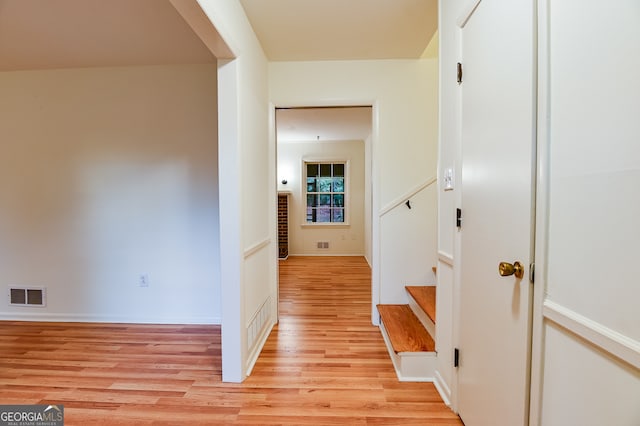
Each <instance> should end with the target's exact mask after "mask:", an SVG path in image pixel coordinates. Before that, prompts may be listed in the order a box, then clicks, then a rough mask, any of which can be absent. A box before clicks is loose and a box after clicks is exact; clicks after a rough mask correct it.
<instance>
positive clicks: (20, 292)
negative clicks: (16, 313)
mask: <svg viewBox="0 0 640 426" xmlns="http://www.w3.org/2000/svg"><path fill="white" fill-rule="evenodd" d="M45 296H46V292H45V289H44V288H32V287H24V288H22V287H11V288H10V289H9V304H10V305H14V306H45V301H46V298H45Z"/></svg>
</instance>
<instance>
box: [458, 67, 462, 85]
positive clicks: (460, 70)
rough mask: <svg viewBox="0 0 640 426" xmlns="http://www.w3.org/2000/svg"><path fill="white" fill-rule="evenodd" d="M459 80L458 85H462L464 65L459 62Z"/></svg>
mask: <svg viewBox="0 0 640 426" xmlns="http://www.w3.org/2000/svg"><path fill="white" fill-rule="evenodd" d="M457 80H458V84H461V83H462V64H461V63H460V62H458V69H457Z"/></svg>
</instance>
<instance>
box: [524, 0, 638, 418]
mask: <svg viewBox="0 0 640 426" xmlns="http://www.w3.org/2000/svg"><path fill="white" fill-rule="evenodd" d="M540 8H541V9H540V12H539V16H541V21H540V25H539V28H540V31H539V34H540V37H541V43H540V46H541V54H540V58H541V59H540V61H541V62H540V81H541V84H540V89H539V93H540V97H541V100H543V101H544V102H541V104H540V108H541V113H540V117H543V119H542V120H541V127H540V130H539V134H540V140H539V149H540V153H541V181H542V183H544V185H541V188H540V195H539V197H538V198H539V199H540V204H539V208H538V216H539V217H538V222H539V225H538V227H539V228H541V233H540V235H541V238H542V239H543V241H542V244H540V245H539V246H538V247H539V248H538V250H537V253H536V259H537V260H536V263H537V264H538V261H539V266H541V268H540V269H539V272H540V274H539V276H540V278H541V279H540V280H539V281H538V282H537V283H536V285H540V286H544V287H545V289H546V293H545V295H544V299H543V300H542V301H541V303H542V309H541V312H540V313H539V314H538V315H537V318H536V326H537V328H536V329H537V331H538V333H539V334H538V337H537V339H536V340H534V344H535V345H536V346H535V351H534V355H535V356H536V360H537V361H538V364H540V365H541V367H540V369H539V370H540V371H538V372H536V374H534V386H535V387H534V392H535V393H534V395H535V396H536V397H537V396H538V394H540V395H541V396H540V397H539V398H540V399H539V400H538V399H536V400H534V402H535V404H534V406H533V415H534V416H537V417H539V419H540V424H543V425H564V424H567V423H574V424H581V425H601V424H604V423H608V424H616V425H629V426H631V425H638V424H640V405H639V404H638V402H639V401H640V315H639V314H638V300H640V287H639V286H638V285H637V282H638V279H637V271H636V270H635V268H634V265H635V262H636V261H637V259H638V257H640V248H639V247H638V244H637V241H638V239H639V238H640V224H639V223H638V217H640V192H639V191H638V188H640V143H638V135H639V134H640V122H639V121H638V111H640V103H639V99H640V82H638V81H637V79H635V78H634V77H633V76H631V75H629V76H626V75H618V74H617V70H625V69H628V70H631V69H638V68H640V55H639V54H638V49H637V47H638V46H639V45H640V27H638V25H637V19H638V17H639V16H640V6H639V4H638V2H637V1H634V0H616V1H614V2H611V3H607V4H606V5H603V4H602V3H601V2H598V1H593V0H590V1H578V0H573V1H568V0H563V1H559V0H555V1H550V2H548V3H542V4H541V5H540ZM547 17H548V18H547ZM595 27H597V28H598V31H597V32H594V31H593V28H595ZM543 233H546V234H547V236H548V237H547V239H546V241H545V240H544V234H543Z"/></svg>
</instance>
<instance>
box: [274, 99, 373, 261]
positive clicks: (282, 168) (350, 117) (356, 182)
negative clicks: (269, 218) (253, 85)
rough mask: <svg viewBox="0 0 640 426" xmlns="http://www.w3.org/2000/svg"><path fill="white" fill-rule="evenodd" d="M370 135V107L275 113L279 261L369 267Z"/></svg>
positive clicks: (370, 219)
mask: <svg viewBox="0 0 640 426" xmlns="http://www.w3.org/2000/svg"><path fill="white" fill-rule="evenodd" d="M372 128H373V126H372V107H370V106H344V107H343V106H338V107H301V108H276V111H275V130H276V151H277V155H276V170H277V172H276V176H277V190H278V240H279V246H280V247H279V248H280V249H279V250H278V252H279V257H280V259H281V260H284V259H286V258H287V257H288V256H362V257H364V258H365V259H366V260H367V262H368V263H369V265H371V241H372V239H371V229H372V226H371V223H372V208H371V134H372ZM283 217H286V219H285V220H283ZM283 244H286V248H284V247H283Z"/></svg>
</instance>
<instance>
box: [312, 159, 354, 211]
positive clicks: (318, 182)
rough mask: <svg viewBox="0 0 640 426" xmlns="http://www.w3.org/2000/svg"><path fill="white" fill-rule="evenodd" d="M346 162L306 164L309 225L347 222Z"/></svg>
mask: <svg viewBox="0 0 640 426" xmlns="http://www.w3.org/2000/svg"><path fill="white" fill-rule="evenodd" d="M345 169H346V163H345V162H331V163H324V162H315V163H311V162H305V170H306V179H307V209H306V213H307V223H344V222H345V186H346V182H345Z"/></svg>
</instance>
